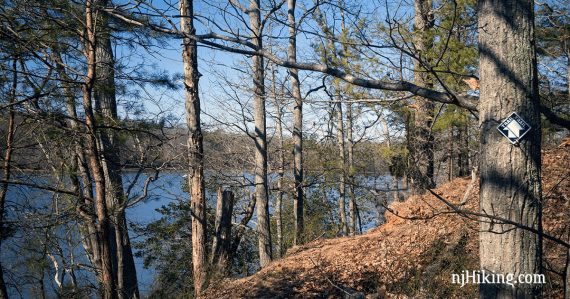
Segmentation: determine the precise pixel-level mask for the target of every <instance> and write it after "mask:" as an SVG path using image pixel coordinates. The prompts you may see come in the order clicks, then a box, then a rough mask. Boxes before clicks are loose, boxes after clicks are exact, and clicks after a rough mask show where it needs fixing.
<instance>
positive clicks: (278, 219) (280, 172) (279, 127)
mask: <svg viewBox="0 0 570 299" xmlns="http://www.w3.org/2000/svg"><path fill="white" fill-rule="evenodd" d="M271 74H272V80H271V81H272V89H273V90H272V95H273V101H274V102H275V110H276V111H275V116H276V118H277V119H276V124H275V127H276V128H275V131H276V132H275V133H276V134H277V138H278V140H277V163H278V169H277V198H276V200H275V225H276V226H277V227H276V231H277V244H276V245H277V248H276V249H277V254H279V257H281V256H282V255H283V221H282V220H283V219H282V213H281V212H282V209H283V193H284V191H283V180H284V177H285V155H284V148H283V111H282V109H283V107H282V102H283V101H282V100H279V99H278V96H277V87H276V85H277V83H276V77H275V65H273V64H272V65H271ZM283 95H284V93H283V94H282V95H281V96H283Z"/></svg>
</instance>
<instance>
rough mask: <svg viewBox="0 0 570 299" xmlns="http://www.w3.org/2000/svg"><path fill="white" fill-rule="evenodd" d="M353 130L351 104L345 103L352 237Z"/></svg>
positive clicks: (354, 198) (352, 234)
mask: <svg viewBox="0 0 570 299" xmlns="http://www.w3.org/2000/svg"><path fill="white" fill-rule="evenodd" d="M352 129H353V116H352V103H349V102H347V103H346V139H347V144H346V149H347V153H348V160H347V164H348V165H347V166H348V169H347V179H348V198H349V202H348V211H349V217H348V218H349V223H348V224H349V227H348V228H349V234H350V235H351V236H354V235H355V234H356V220H357V219H356V214H357V210H358V209H357V207H356V196H355V195H354V175H353V173H354V139H353V138H352Z"/></svg>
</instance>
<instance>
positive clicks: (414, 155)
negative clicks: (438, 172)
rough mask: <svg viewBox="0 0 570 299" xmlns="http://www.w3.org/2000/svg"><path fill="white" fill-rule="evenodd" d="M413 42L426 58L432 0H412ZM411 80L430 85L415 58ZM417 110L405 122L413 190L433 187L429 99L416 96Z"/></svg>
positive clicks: (432, 106) (428, 77)
mask: <svg viewBox="0 0 570 299" xmlns="http://www.w3.org/2000/svg"><path fill="white" fill-rule="evenodd" d="M414 3H415V5H414V6H415V18H414V45H415V47H416V49H417V53H418V54H417V55H418V57H419V59H421V60H422V61H424V62H426V63H427V62H428V61H429V59H428V57H427V55H426V53H427V52H428V51H429V50H430V49H431V46H432V44H433V37H432V36H431V35H430V34H431V30H432V28H433V25H434V21H433V11H432V9H433V3H432V0H415V2H414ZM414 82H415V84H416V85H418V86H422V87H426V88H433V82H432V80H431V78H430V76H429V75H428V73H427V71H426V70H425V68H424V67H423V66H422V64H421V63H420V62H419V61H417V60H416V61H415V62H414ZM415 104H416V106H417V110H416V111H415V112H412V113H411V114H412V115H411V120H412V122H411V123H410V124H409V127H410V131H408V132H407V134H411V135H412V138H413V142H411V143H408V145H409V148H408V151H409V158H410V159H411V161H410V167H411V169H410V176H411V182H412V189H413V191H414V192H415V193H419V192H422V191H423V190H425V189H427V188H433V187H435V183H434V155H433V145H434V138H433V135H432V133H431V124H432V122H433V118H434V104H433V102H432V101H429V100H426V99H424V98H421V97H416V99H415Z"/></svg>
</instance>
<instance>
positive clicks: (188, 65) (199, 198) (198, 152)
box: [180, 0, 207, 295]
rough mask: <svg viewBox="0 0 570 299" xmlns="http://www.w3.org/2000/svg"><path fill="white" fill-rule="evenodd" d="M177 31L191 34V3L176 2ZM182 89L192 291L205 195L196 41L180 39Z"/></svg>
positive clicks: (199, 274)
mask: <svg viewBox="0 0 570 299" xmlns="http://www.w3.org/2000/svg"><path fill="white" fill-rule="evenodd" d="M180 15H181V16H182V18H181V21H180V29H181V31H182V32H184V33H185V34H188V35H192V34H195V32H196V29H195V28H194V20H193V17H194V7H193V0H181V1H180ZM182 61H183V63H184V88H185V102H184V103H185V107H186V125H187V126H188V141H187V144H188V161H189V165H188V185H189V186H190V196H191V201H190V207H191V209H192V269H193V275H194V292H195V294H196V295H199V294H201V293H202V291H203V290H204V289H205V288H206V286H207V285H206V284H207V281H206V276H207V269H206V196H205V191H204V161H203V155H204V147H203V143H202V142H203V135H202V128H201V126H200V98H199V96H198V79H199V72H198V47H197V44H196V41H194V40H193V39H190V38H184V39H183V50H182Z"/></svg>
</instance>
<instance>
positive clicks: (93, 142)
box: [82, 0, 116, 298]
mask: <svg viewBox="0 0 570 299" xmlns="http://www.w3.org/2000/svg"><path fill="white" fill-rule="evenodd" d="M95 14H96V8H95V7H94V2H93V0H87V1H86V2H85V25H86V40H85V56H86V60H87V74H86V76H85V78H84V79H85V82H84V84H83V85H82V93H83V110H84V113H85V126H86V128H87V132H86V133H87V134H86V142H85V146H86V152H87V159H88V165H89V168H90V169H89V170H90V172H91V174H92V176H93V181H94V182H95V214H96V215H97V224H96V229H97V238H98V244H100V250H99V252H100V257H101V267H100V269H99V270H100V273H101V275H100V280H101V281H100V283H101V296H102V297H103V298H115V297H116V289H115V281H114V280H113V267H112V258H111V249H110V242H109V218H108V210H107V202H106V199H105V175H104V173H103V169H102V167H101V160H100V153H99V151H98V149H97V124H96V120H95V117H94V114H93V107H92V106H91V99H92V93H93V85H94V83H95V65H96V61H97V60H96V49H95V45H96V34H95V28H96V26H95V19H94V15H95Z"/></svg>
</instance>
